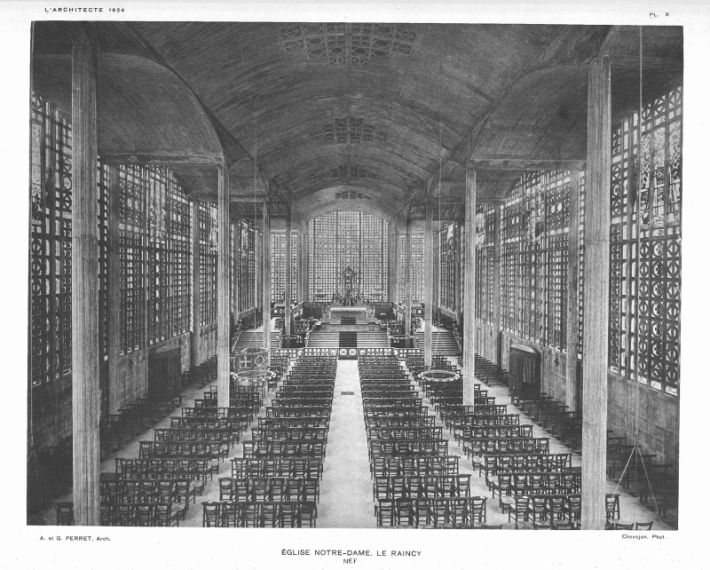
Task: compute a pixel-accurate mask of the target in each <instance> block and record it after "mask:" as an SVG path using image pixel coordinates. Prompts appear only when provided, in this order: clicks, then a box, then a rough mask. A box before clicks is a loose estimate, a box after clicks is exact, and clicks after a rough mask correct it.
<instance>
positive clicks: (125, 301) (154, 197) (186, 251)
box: [118, 165, 192, 354]
mask: <svg viewBox="0 0 710 570" xmlns="http://www.w3.org/2000/svg"><path fill="white" fill-rule="evenodd" d="M118 192H119V194H118V201H119V257H120V260H121V310H120V313H121V351H122V353H123V354H127V353H129V352H131V351H133V350H136V349H139V348H143V347H145V346H146V345H147V346H150V345H153V344H155V343H158V342H161V341H164V340H167V339H169V338H172V337H173V336H176V335H179V334H182V333H185V332H187V331H188V330H190V299H191V283H192V266H191V235H192V234H191V228H192V221H191V208H190V201H189V199H188V197H187V195H186V194H185V193H184V192H183V191H182V189H181V188H180V187H179V185H178V184H177V182H176V181H175V179H174V177H173V175H172V174H171V173H170V171H169V170H168V169H167V168H165V167H150V168H145V167H141V166H133V165H130V166H120V167H119V171H118ZM144 306H145V307H146V309H145V310H144ZM146 310H147V313H146V312H145V311H146ZM144 314H145V315H146V318H147V321H146V322H147V329H146V330H144V325H143V322H144ZM146 334H147V337H146V340H147V342H144V340H143V339H144V335H146Z"/></svg>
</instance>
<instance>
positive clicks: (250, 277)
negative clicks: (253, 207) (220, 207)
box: [237, 219, 258, 313]
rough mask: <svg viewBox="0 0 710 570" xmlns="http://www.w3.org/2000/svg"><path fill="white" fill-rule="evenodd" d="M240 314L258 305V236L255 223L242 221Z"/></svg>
mask: <svg viewBox="0 0 710 570" xmlns="http://www.w3.org/2000/svg"><path fill="white" fill-rule="evenodd" d="M237 228H238V230H239V231H238V235H237V247H238V249H239V251H238V255H237V259H238V271H237V275H238V282H239V312H240V313H241V312H244V311H248V310H249V309H252V308H254V307H256V306H257V305H258V303H257V302H256V298H255V291H256V243H257V242H256V236H255V231H254V223H253V222H252V220H249V219H241V220H239V223H238V225H237Z"/></svg>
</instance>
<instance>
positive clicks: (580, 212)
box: [577, 172, 585, 359]
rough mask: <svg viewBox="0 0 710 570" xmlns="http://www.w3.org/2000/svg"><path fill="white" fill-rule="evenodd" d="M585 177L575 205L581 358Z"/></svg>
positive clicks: (579, 354)
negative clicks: (576, 208)
mask: <svg viewBox="0 0 710 570" xmlns="http://www.w3.org/2000/svg"><path fill="white" fill-rule="evenodd" d="M584 181H585V177H584V172H580V173H579V182H578V183H579V193H578V199H577V203H578V204H577V205H578V206H579V209H578V210H577V212H578V213H577V216H578V218H577V219H578V222H579V226H578V228H577V231H578V232H579V233H578V238H577V239H578V242H577V243H578V244H579V249H578V255H579V257H578V267H577V301H578V304H577V307H578V319H577V325H578V327H579V331H578V332H579V334H578V336H577V357H578V358H580V359H581V358H582V353H583V352H584V203H585V202H584V199H585V191H584V188H585V182H584Z"/></svg>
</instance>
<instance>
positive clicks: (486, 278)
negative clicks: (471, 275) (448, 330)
mask: <svg viewBox="0 0 710 570" xmlns="http://www.w3.org/2000/svg"><path fill="white" fill-rule="evenodd" d="M495 220H496V214H495V207H494V206H493V205H491V204H484V205H481V206H478V208H476V318H477V319H478V320H479V321H482V322H484V323H489V324H490V323H492V322H493V286H494V277H495V259H494V258H495V232H496V222H495Z"/></svg>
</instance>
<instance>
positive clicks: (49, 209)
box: [30, 96, 105, 386]
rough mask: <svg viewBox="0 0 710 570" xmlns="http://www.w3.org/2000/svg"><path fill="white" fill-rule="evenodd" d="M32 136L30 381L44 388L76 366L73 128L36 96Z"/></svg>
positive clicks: (49, 105) (32, 119) (50, 105)
mask: <svg viewBox="0 0 710 570" xmlns="http://www.w3.org/2000/svg"><path fill="white" fill-rule="evenodd" d="M31 133H32V141H31V166H30V194H31V196H30V198H31V210H32V211H31V217H30V222H31V237H30V239H31V242H30V342H31V349H30V353H31V358H32V362H31V370H30V378H31V383H32V385H33V386H39V385H42V384H45V383H48V382H53V381H56V380H58V379H59V378H60V377H61V376H62V375H63V374H66V373H68V372H70V371H71V363H72V362H71V356H72V352H71V348H72V347H71V340H72V339H71V335H72V327H71V324H72V323H71V320H72V316H71V290H72V289H71V287H72V283H71V278H72V276H71V231H72V222H71V207H72V177H71V126H70V125H69V122H68V121H67V120H66V119H64V118H62V116H61V115H60V113H59V111H57V110H56V109H55V108H54V106H53V105H52V104H51V103H48V102H45V101H43V100H42V99H41V98H40V97H39V96H33V98H32V118H31ZM104 253H105V250H104ZM104 320H105V319H104Z"/></svg>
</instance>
